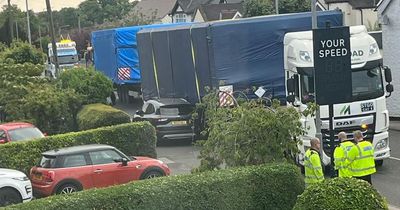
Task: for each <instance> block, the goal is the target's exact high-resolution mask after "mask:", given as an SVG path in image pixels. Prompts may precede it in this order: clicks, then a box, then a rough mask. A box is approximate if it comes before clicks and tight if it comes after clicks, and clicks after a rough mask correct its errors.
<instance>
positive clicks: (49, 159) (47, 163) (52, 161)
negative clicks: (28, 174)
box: [38, 155, 56, 168]
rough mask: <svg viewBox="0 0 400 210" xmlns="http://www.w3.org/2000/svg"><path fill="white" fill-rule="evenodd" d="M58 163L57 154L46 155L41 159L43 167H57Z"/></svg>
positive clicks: (40, 164)
mask: <svg viewBox="0 0 400 210" xmlns="http://www.w3.org/2000/svg"><path fill="white" fill-rule="evenodd" d="M55 165H56V157H55V156H47V155H44V156H43V157H42V159H41V160H40V163H39V165H38V166H39V167H42V168H55Z"/></svg>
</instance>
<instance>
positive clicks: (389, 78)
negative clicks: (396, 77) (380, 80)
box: [383, 66, 393, 92]
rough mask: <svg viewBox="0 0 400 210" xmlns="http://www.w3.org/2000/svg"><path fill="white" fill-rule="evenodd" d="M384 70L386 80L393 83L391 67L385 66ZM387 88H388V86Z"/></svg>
mask: <svg viewBox="0 0 400 210" xmlns="http://www.w3.org/2000/svg"><path fill="white" fill-rule="evenodd" d="M383 69H384V70H385V80H386V82H387V83H390V82H392V70H391V69H390V68H389V67H387V66H384V67H383ZM386 87H387V86H386ZM388 92H389V91H388ZM392 92H393V91H392Z"/></svg>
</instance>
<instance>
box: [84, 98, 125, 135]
mask: <svg viewBox="0 0 400 210" xmlns="http://www.w3.org/2000/svg"><path fill="white" fill-rule="evenodd" d="M77 121H78V127H79V130H89V129H93V128H99V127H103V126H110V125H118V124H123V123H128V122H130V121H131V117H130V116H129V114H127V113H126V112H124V111H122V110H119V109H115V108H114V107H112V106H107V105H104V104H89V105H86V106H84V107H83V108H82V110H81V111H79V113H78V117H77Z"/></svg>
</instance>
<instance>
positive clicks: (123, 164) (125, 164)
mask: <svg viewBox="0 0 400 210" xmlns="http://www.w3.org/2000/svg"><path fill="white" fill-rule="evenodd" d="M114 162H116V163H122V166H127V165H128V159H127V158H115V159H114Z"/></svg>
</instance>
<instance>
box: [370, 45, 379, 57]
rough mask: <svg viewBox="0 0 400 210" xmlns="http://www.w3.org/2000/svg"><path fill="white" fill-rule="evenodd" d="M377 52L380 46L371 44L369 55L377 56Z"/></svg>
mask: <svg viewBox="0 0 400 210" xmlns="http://www.w3.org/2000/svg"><path fill="white" fill-rule="evenodd" d="M377 52H378V45H377V44H376V43H375V44H371V45H370V46H369V55H373V54H375V53H377Z"/></svg>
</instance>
